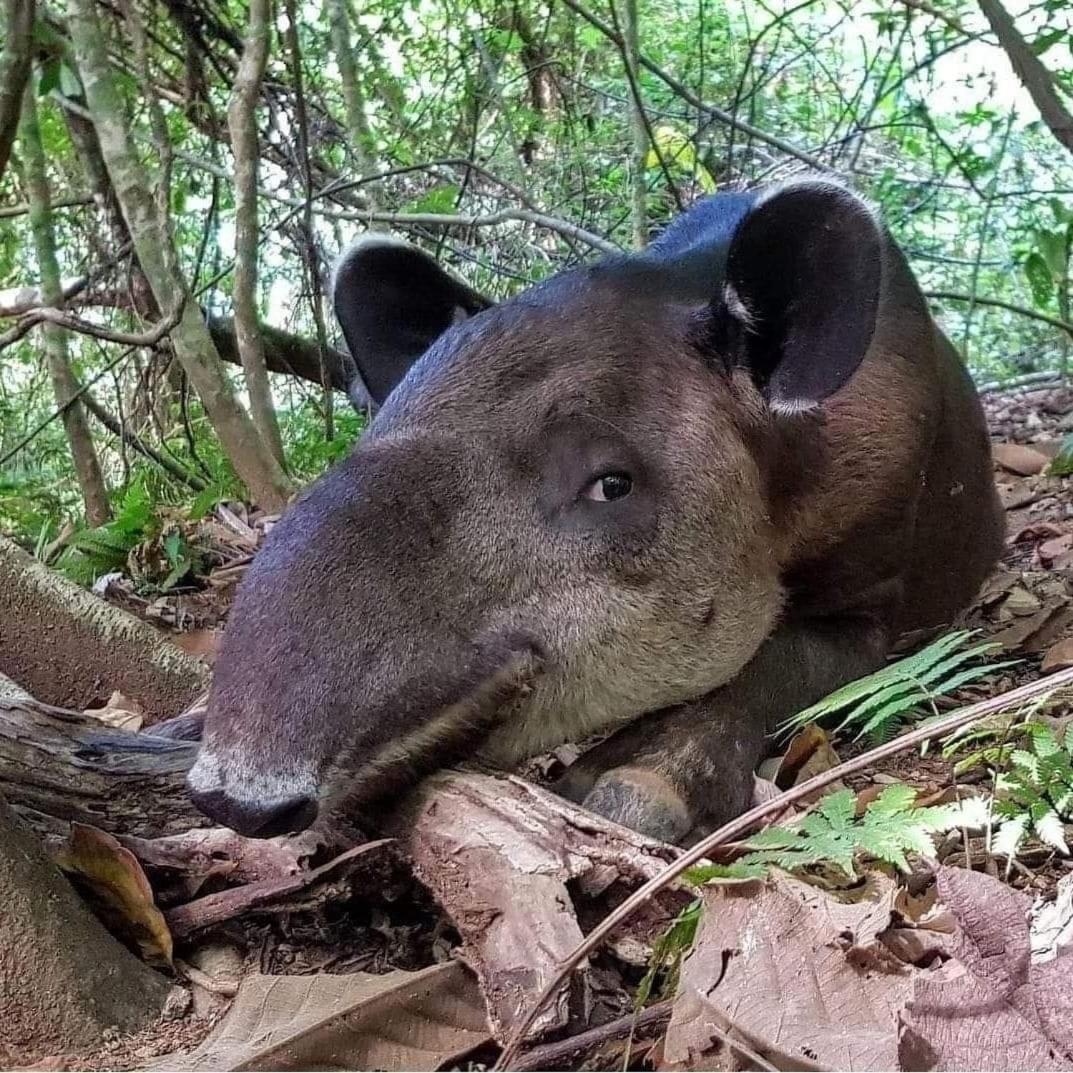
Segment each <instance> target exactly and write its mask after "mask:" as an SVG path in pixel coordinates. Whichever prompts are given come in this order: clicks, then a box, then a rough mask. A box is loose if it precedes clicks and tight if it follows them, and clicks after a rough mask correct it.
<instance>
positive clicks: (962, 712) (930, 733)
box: [495, 667, 1073, 1070]
mask: <svg viewBox="0 0 1073 1073" xmlns="http://www.w3.org/2000/svg"><path fill="white" fill-rule="evenodd" d="M1070 686H1073V667H1071V668H1069V669H1068V670H1064V671H1059V672H1057V673H1056V674H1053V675H1050V676H1049V677H1047V678H1041V679H1039V680H1037V681H1035V682H1029V683H1028V684H1026V685H1023V686H1019V687H1018V688H1017V689H1011V690H1010V691H1009V692H1007V693H1002V694H999V695H998V696H997V697H990V698H988V699H987V700H982V701H979V702H978V703H976V704H970V705H969V706H968V707H967V708H962V709H959V710H958V711H956V712H954V713H953V714H951V715H949V716H947V717H946V718H945V719H943V720H941V721H939V722H934V723H928V724H926V725H923V726H919V727H917V728H916V729H914V730H911V731H909V732H908V733H907V734H903V735H902V736H901V737H899V738H895V739H893V740H892V741H888V742H885V743H884V744H882V745H878V746H876V747H875V748H874V749H869V750H868V751H867V752H864V753H861V755H860V756H857V757H854V758H853V759H852V760H846V761H844V762H843V763H841V764H836V765H835V766H834V767H833V768H830V769H828V770H827V771H824V772H822V773H821V774H819V775H815V776H813V777H812V778H811V779H806V780H805V782H802V783H800V784H799V785H797V786H794V787H793V788H792V789H789V790H787V791H785V792H784V793H781V794H779V795H778V796H776V797H773V798H771V799H770V800H769V801H765V802H764V803H763V804H762V805H757V806H756V807H755V808H751V809H749V811H748V812H745V813H743V814H742V815H741V816H739V817H738V818H737V819H735V820H731V821H730V823H726V824H724V825H723V826H722V827H720V828H719V829H718V830H717V831H714V832H713V833H712V834H710V835H708V836H707V837H706V838H702V839H701V840H700V841H699V842H698V843H697V844H696V845H695V846H693V847H691V848H690V849H688V850H686V852H685V853H683V854H682V855H681V856H680V857H678V858H677V859H676V860H674V861H672V862H671V863H670V864H668V865H667V867H666V868H665V869H664V870H663V871H662V872H661V873H660V874H659V875H657V876H655V877H654V878H653V879H650V880H649V881H648V882H647V883H644V884H643V885H642V886H641V887H639V888H638V889H637V890H636V891H634V893H633V894H631V895H630V897H629V898H627V899H626V900H625V901H624V902H623V903H622V904H621V905H620V906H619V907H618V908H617V909H615V910H613V911H612V912H611V913H609V914H608V915H607V916H606V917H605V918H604V920H603V921H602V922H601V923H600V924H599V925H598V926H597V927H595V928H594V929H593V930H592V931H591V932H589V934H588V935H587V936H586V937H585V939H584V940H583V941H582V942H580V943H579V944H578V945H577V946H576V947H575V948H574V949H573V950H572V951H571V952H570V954H569V955H567V957H566V958H565V959H564V960H563V962H562V964H561V965H560V967H559V971H558V972H557V973H556V974H555V975H554V976H553V977H552V978H551V979H550V980H549V981H548V983H547V984H546V985H545V987H544V989H543V991H541V993H540V995H539V996H538V997H537V1000H536V1002H534V1003H533V1006H532V1007H531V1008H530V1010H529V1012H528V1013H527V1014H526V1016H525V1017H523V1018H522V1019H521V1020H520V1021H519V1022H518V1024H517V1026H516V1027H515V1029H514V1031H513V1033H512V1034H511V1037H510V1039H509V1040H508V1041H507V1044H506V1046H505V1047H504V1049H503V1053H502V1054H501V1055H500V1058H499V1061H498V1062H497V1063H496V1065H495V1068H496V1069H497V1070H504V1069H511V1068H513V1065H514V1063H515V1062H516V1061H517V1058H518V1050H519V1048H520V1047H521V1045H522V1042H523V1041H524V1040H525V1037H526V1034H527V1033H528V1032H529V1030H530V1028H531V1027H532V1025H533V1022H534V1021H535V1020H536V1018H537V1015H538V1014H539V1013H540V1011H541V1010H542V1009H543V1008H544V1006H545V1005H546V1004H547V1002H548V1000H549V999H550V998H551V997H552V995H554V994H557V993H558V990H559V987H560V986H561V985H562V983H563V981H564V980H566V979H567V977H568V976H569V975H570V973H571V972H573V971H574V969H575V968H577V966H578V965H579V964H580V963H581V962H582V961H583V960H584V959H585V958H586V957H588V955H589V954H591V953H592V952H593V951H594V950H595V949H596V948H597V947H598V946H599V945H600V944H601V943H602V942H604V941H605V940H606V939H607V938H608V936H609V935H611V933H612V932H613V931H614V930H615V929H616V928H617V927H618V926H619V925H620V924H621V923H622V922H623V921H625V920H628V919H629V918H630V917H631V916H632V915H633V914H634V913H635V912H636V911H637V910H638V909H640V908H641V906H642V905H644V904H646V903H647V902H648V901H650V900H651V899H652V897H653V895H655V894H656V893H657V892H658V891H660V890H662V889H663V888H664V887H666V886H667V885H668V884H669V883H672V882H674V880H676V879H677V878H678V877H679V876H680V875H682V874H683V873H684V872H686V871H688V870H689V869H690V868H692V867H693V865H695V864H697V862H698V861H701V860H703V859H704V857H706V856H707V855H708V854H709V853H711V851H712V850H713V849H715V848H716V847H717V846H721V845H723V844H724V843H726V842H729V841H730V840H731V839H733V838H736V837H737V836H738V835H741V834H743V833H744V832H746V831H749V830H752V829H753V828H754V827H755V826H756V825H757V824H758V823H760V821H761V820H765V819H767V818H768V817H769V816H771V815H773V814H774V813H776V812H780V811H782V810H783V809H784V808H786V807H787V806H788V805H792V804H794V803H796V802H798V801H801V800H803V799H804V798H807V797H811V796H812V795H813V794H815V793H818V792H819V791H820V790H823V789H826V788H827V787H828V786H830V785H831V783H833V782H836V781H837V780H839V779H844V778H846V776H848V775H853V774H855V773H856V772H858V771H863V770H864V769H865V768H869V767H872V766H874V765H875V764H877V763H879V762H880V761H881V760H885V759H887V757H890V756H894V755H896V754H897V753H901V752H905V750H907V749H912V748H913V747H914V746H917V745H921V744H923V743H924V742H926V741H931V740H932V739H934V738H943V737H946V736H947V735H948V734H951V733H953V731H955V730H960V729H961V727H964V726H968V725H969V724H970V723H975V722H976V721H977V720H978V719H982V718H983V717H984V716H986V715H991V714H992V713H994V712H997V711H1004V710H1006V709H1007V708H1012V707H1014V706H1016V705H1018V704H1021V703H1023V702H1025V701H1029V700H1032V699H1034V698H1035V697H1038V696H1041V695H1042V694H1044V693H1051V692H1054V691H1056V690H1059V689H1062V688H1069V687H1070Z"/></svg>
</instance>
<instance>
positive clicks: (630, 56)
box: [622, 0, 649, 250]
mask: <svg viewBox="0 0 1073 1073" xmlns="http://www.w3.org/2000/svg"><path fill="white" fill-rule="evenodd" d="M623 8H624V12H625V15H624V18H623V23H624V25H623V27H622V40H623V47H622V58H623V59H624V60H625V62H626V73H627V75H628V76H629V83H630V134H631V136H632V140H633V153H632V157H633V159H632V161H631V166H630V222H631V225H632V230H633V245H634V248H635V249H638V250H643V249H644V248H645V246H647V245H648V183H647V182H646V181H645V160H646V159H647V157H648V149H649V145H648V128H647V127H646V125H645V115H644V103H643V102H642V100H641V85H640V81H639V78H640V71H641V65H640V61H639V58H638V57H639V56H640V54H641V46H640V16H639V15H638V13H637V0H624V2H623Z"/></svg>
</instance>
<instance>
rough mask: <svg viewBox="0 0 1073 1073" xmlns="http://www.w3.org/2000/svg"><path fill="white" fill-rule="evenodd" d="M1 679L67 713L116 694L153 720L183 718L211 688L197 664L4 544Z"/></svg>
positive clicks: (0, 560)
mask: <svg viewBox="0 0 1073 1073" xmlns="http://www.w3.org/2000/svg"><path fill="white" fill-rule="evenodd" d="M0 673H3V674H5V675H7V676H8V677H10V678H11V679H13V680H14V681H15V682H17V683H18V684H19V685H20V686H22V687H23V688H24V689H26V690H29V692H30V693H32V694H33V696H35V697H37V698H38V700H41V701H44V702H46V703H48V704H58V705H63V706H65V707H69V708H87V707H91V706H93V705H99V704H103V703H104V702H105V701H107V699H108V697H109V696H110V694H111V693H112V691H113V690H117V689H118V690H120V691H122V692H123V693H124V694H126V695H127V696H128V697H133V698H134V699H135V700H137V701H138V702H139V703H140V704H141V705H142V707H143V708H144V709H145V711H146V713H147V714H148V715H149V716H150V717H151V718H162V717H166V716H171V715H175V714H177V713H178V712H180V711H182V709H183V708H184V707H186V705H187V704H188V703H189V702H190V701H192V700H193V699H194V698H195V697H196V696H197V695H198V694H199V693H201V692H203V691H204V690H205V689H206V688H207V687H208V683H209V669H208V668H207V667H206V666H205V665H204V664H203V663H201V662H200V661H199V660H195V659H191V658H190V657H189V656H187V655H186V654H185V653H184V652H181V651H180V650H179V649H178V648H176V647H175V645H173V644H172V643H171V642H170V641H169V640H168V639H167V638H165V637H164V636H163V635H162V634H160V633H158V632H157V631H156V630H154V629H153V628H152V627H151V626H148V625H146V624H145V623H144V622H141V621H140V620H139V619H136V618H135V617H134V616H133V615H130V614H128V613H127V612H125V611H121V610H120V609H119V608H116V607H112V606H111V605H109V604H107V603H105V602H104V601H103V600H101V599H99V598H98V597H96V596H94V595H93V594H92V593H89V592H86V590H85V589H82V588H80V587H79V586H77V585H75V584H74V583H73V582H70V581H67V580H66V579H65V578H63V577H61V576H60V575H59V574H57V573H55V572H54V571H52V570H49V569H48V567H46V566H45V565H44V564H43V563H40V562H38V561H37V560H36V559H34V558H33V557H32V556H30V555H27V554H26V552H24V551H23V550H22V549H21V548H19V547H18V546H17V545H15V544H14V543H12V542H11V541H10V540H7V539H6V538H4V537H0Z"/></svg>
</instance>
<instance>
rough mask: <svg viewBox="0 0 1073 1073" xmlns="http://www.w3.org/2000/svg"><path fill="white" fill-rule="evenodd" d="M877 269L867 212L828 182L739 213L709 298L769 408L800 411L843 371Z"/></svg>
mask: <svg viewBox="0 0 1073 1073" xmlns="http://www.w3.org/2000/svg"><path fill="white" fill-rule="evenodd" d="M882 267H883V235H882V232H881V230H880V226H879V224H878V223H877V221H876V218H875V216H874V215H873V214H872V211H871V210H870V209H869V208H868V206H867V205H865V203H864V202H863V201H861V200H860V199H859V198H858V197H857V196H856V195H855V194H852V193H851V192H850V191H848V190H846V189H844V188H843V187H840V186H837V185H835V184H834V183H829V182H823V181H804V182H798V183H794V184H792V185H788V186H783V187H780V188H778V189H776V190H775V191H774V192H772V193H771V194H769V195H766V196H762V197H761V198H760V199H758V200H757V202H756V203H755V204H754V206H753V207H752V209H751V211H749V212H748V213H747V214H746V215H745V216H744V217H743V219H742V221H741V223H740V225H739V226H738V227H737V229H736V230H735V233H734V237H733V239H732V241H731V244H730V250H729V252H728V255H727V267H726V277H725V278H726V285H725V288H724V293H723V295H722V296H721V297H720V298H719V299H717V300H716V302H715V303H713V304H714V305H715V306H716V307H717V312H718V313H721V314H722V316H723V317H730V318H734V319H736V320H737V321H738V323H739V327H740V329H742V330H740V331H739V332H737V333H736V334H737V335H738V338H739V339H740V340H741V348H742V350H743V351H744V354H743V360H744V361H745V363H746V364H747V365H748V366H749V368H750V370H751V371H752V373H753V376H754V378H755V379H756V381H757V383H758V384H759V385H760V387H761V389H762V391H763V393H764V395H765V397H766V398H767V400H768V402H769V404H770V405H771V407H772V409H774V410H776V411H782V412H784V413H785V412H793V411H797V410H802V409H808V408H809V407H811V406H814V405H815V404H817V403H819V402H821V401H822V400H823V399H825V398H827V397H828V396H829V395H831V394H833V393H834V392H835V391H837V390H838V389H839V388H840V387H842V385H843V384H845V383H846V381H847V380H849V378H850V377H851V376H852V375H853V373H854V372H855V371H856V369H857V367H858V366H859V365H860V363H861V360H862V359H863V358H864V355H865V353H866V352H867V350H868V347H869V345H870V344H871V342H872V336H873V335H874V333H875V324H876V311H877V309H878V306H879V290H880V283H881V276H882ZM720 307H721V308H720Z"/></svg>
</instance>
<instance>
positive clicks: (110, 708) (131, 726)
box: [85, 689, 145, 730]
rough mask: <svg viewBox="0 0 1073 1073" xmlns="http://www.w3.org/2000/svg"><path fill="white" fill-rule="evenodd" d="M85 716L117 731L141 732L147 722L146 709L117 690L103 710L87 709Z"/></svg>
mask: <svg viewBox="0 0 1073 1073" xmlns="http://www.w3.org/2000/svg"><path fill="white" fill-rule="evenodd" d="M85 714H86V715H88V716H90V718H92V719H96V720H97V722H99V723H103V724H104V725H105V726H110V727H115V728H116V729H117V730H141V729H142V724H143V723H144V722H145V709H144V708H143V707H142V706H141V705H140V704H139V703H138V702H137V701H136V700H132V699H131V698H130V697H127V696H124V695H123V694H122V693H120V692H119V690H118V689H117V690H116V691H115V692H114V693H113V694H112V695H111V696H110V697H109V698H108V703H107V704H106V705H105V706H104V707H103V708H86V710H85Z"/></svg>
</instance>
